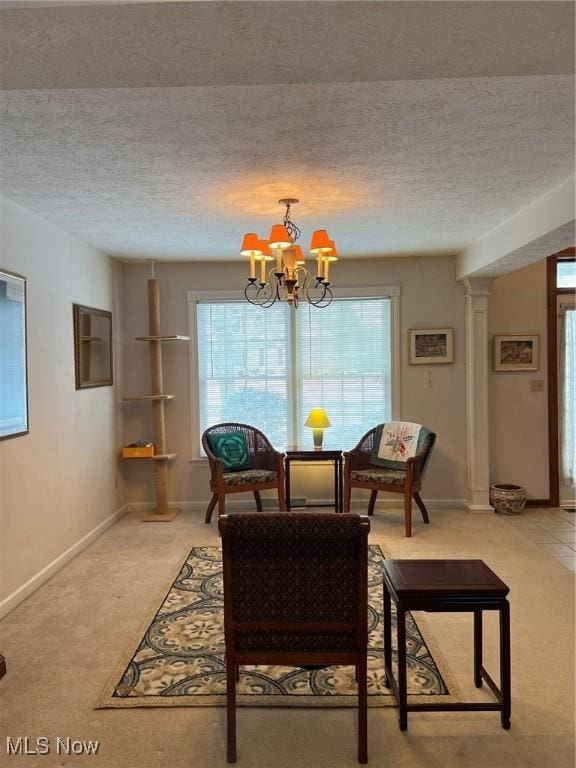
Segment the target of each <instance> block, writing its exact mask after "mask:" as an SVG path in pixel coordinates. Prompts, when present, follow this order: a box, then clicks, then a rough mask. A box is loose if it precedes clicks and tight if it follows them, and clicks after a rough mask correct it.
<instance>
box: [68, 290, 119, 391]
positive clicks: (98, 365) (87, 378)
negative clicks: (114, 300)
mask: <svg viewBox="0 0 576 768" xmlns="http://www.w3.org/2000/svg"><path fill="white" fill-rule="evenodd" d="M74 351H75V355H74V362H75V369H76V389H89V388H90V387H109V386H111V385H112V383H113V382H112V312H107V311H106V310H105V309H95V308H94V307H84V306H82V305H81V304H74Z"/></svg>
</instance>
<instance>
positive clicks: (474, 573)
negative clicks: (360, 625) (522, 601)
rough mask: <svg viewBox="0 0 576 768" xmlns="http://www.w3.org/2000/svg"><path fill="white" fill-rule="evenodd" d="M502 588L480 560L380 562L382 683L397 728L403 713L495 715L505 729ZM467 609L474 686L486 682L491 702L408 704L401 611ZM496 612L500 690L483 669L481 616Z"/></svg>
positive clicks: (506, 651) (506, 652)
mask: <svg viewBox="0 0 576 768" xmlns="http://www.w3.org/2000/svg"><path fill="white" fill-rule="evenodd" d="M509 591H510V590H509V588H508V587H507V586H506V584H505V583H504V582H503V581H502V580H501V579H499V578H498V576H497V575H496V574H495V573H494V571H492V570H491V569H490V568H489V567H488V566H487V565H486V563H484V562H483V561H482V560H385V561H384V665H385V669H386V682H387V684H388V685H389V687H391V688H392V690H393V691H394V695H395V696H396V699H397V701H398V707H399V710H400V712H399V715H400V716H399V725H400V730H401V731H405V730H406V729H407V727H408V712H433V711H434V710H438V711H441V712H462V711H467V710H469V711H474V712H500V720H501V723H502V728H504V729H505V730H508V729H509V728H510V714H511V692H510V688H511V676H510V605H509V603H508V600H507V599H506V596H507V594H508V592H509ZM391 600H394V602H395V604H396V611H397V633H398V681H396V680H395V678H394V674H393V672H392V621H391ZM407 611H438V612H444V611H446V612H456V611H468V612H470V613H473V614H474V683H475V685H476V687H477V688H481V687H482V682H483V681H485V682H486V684H487V685H488V687H489V688H490V690H491V691H492V693H493V694H494V695H495V697H496V702H495V703H490V702H487V703H484V702H458V703H453V704H408V697H407V688H406V612H407ZM483 611H498V612H499V614H500V688H498V686H497V685H496V683H495V682H494V680H493V679H492V678H491V677H490V675H489V674H488V672H487V671H486V670H485V669H484V667H483V666H482V612H483Z"/></svg>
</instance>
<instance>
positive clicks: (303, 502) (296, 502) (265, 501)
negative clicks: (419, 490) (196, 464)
mask: <svg viewBox="0 0 576 768" xmlns="http://www.w3.org/2000/svg"><path fill="white" fill-rule="evenodd" d="M208 501H209V499H206V500H205V501H171V502H170V503H169V504H168V508H174V507H178V508H179V509H186V510H191V511H193V512H197V511H202V512H205V511H206V507H207V506H208ZM333 502H334V500H333V499H306V498H304V497H296V498H293V499H292V502H291V505H292V507H293V508H294V509H297V508H298V507H304V506H311V507H313V506H315V505H320V506H322V505H325V504H332V503H333ZM424 504H425V505H426V506H427V507H428V509H464V508H465V505H466V503H465V499H424ZM154 506H155V504H154V502H153V501H130V502H128V504H127V505H126V507H127V509H128V512H149V511H150V510H152V509H154ZM262 506H263V507H264V508H269V509H277V508H278V502H277V500H276V499H275V498H273V497H267V496H263V497H262ZM360 506H364V507H366V508H367V506H368V497H366V499H363V500H362V501H358V500H356V501H355V500H354V499H352V507H353V509H354V510H355V511H357V510H358V508H359V507H360ZM403 508H404V500H403V499H402V498H401V497H399V498H397V499H378V500H377V501H376V509H403ZM226 509H230V510H234V509H254V499H246V500H241V499H234V498H231V496H228V498H227V499H226ZM490 511H491V512H493V511H494V510H493V509H492V507H490Z"/></svg>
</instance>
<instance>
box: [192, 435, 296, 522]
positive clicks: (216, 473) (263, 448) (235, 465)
mask: <svg viewBox="0 0 576 768" xmlns="http://www.w3.org/2000/svg"><path fill="white" fill-rule="evenodd" d="M202 447H203V448H204V451H205V453H206V455H207V456H208V462H209V464H210V490H211V491H212V498H211V499H210V503H209V504H208V509H207V510H206V519H205V522H206V523H209V522H210V520H211V519H212V511H213V510H214V507H215V506H216V503H218V516H220V515H223V514H224V512H225V509H226V495H227V494H228V493H249V492H250V493H253V494H254V498H255V500H256V509H257V510H258V512H262V499H261V498H260V491H264V490H266V489H268V488H275V489H277V491H278V506H279V509H280V511H281V512H284V511H285V509H286V500H285V495H284V454H283V453H279V452H278V451H277V450H275V449H274V447H273V446H272V443H271V442H270V441H269V440H268V438H267V437H266V435H264V434H263V433H262V432H260V430H259V429H256V427H251V426H249V425H248V424H236V423H232V422H229V423H227V424H215V425H214V426H213V427H209V428H208V429H207V430H206V431H205V432H204V434H203V435H202Z"/></svg>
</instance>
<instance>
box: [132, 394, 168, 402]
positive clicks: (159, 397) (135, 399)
mask: <svg viewBox="0 0 576 768" xmlns="http://www.w3.org/2000/svg"><path fill="white" fill-rule="evenodd" d="M175 397H176V395H132V396H130V397H123V398H122V402H123V403H132V402H138V401H139V400H174V398H175Z"/></svg>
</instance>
